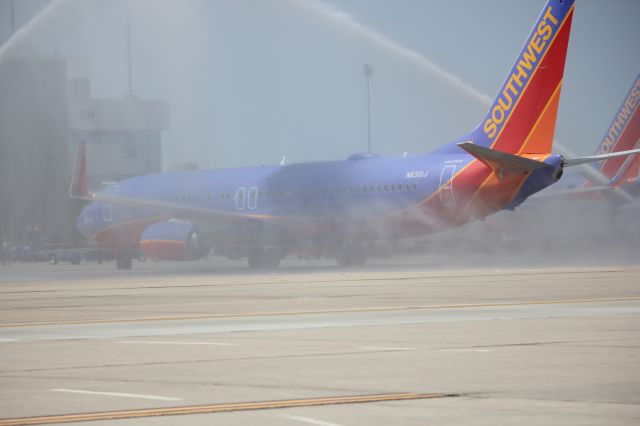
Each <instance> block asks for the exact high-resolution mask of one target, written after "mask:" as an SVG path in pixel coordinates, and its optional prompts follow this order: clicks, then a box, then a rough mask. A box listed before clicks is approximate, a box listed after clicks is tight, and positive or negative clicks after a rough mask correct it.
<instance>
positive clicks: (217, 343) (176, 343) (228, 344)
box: [118, 340, 238, 346]
mask: <svg viewBox="0 0 640 426" xmlns="http://www.w3.org/2000/svg"><path fill="white" fill-rule="evenodd" d="M118 343H129V344H134V345H205V346H207V345H208V346H238V344H237V343H223V342H154V341H149V342H147V341H144V340H121V341H119V342H118Z"/></svg>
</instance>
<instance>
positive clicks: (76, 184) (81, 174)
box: [69, 142, 91, 200]
mask: <svg viewBox="0 0 640 426" xmlns="http://www.w3.org/2000/svg"><path fill="white" fill-rule="evenodd" d="M69 196H70V197H71V198H79V199H83V200H88V199H91V195H90V194H89V191H88V190H87V158H86V144H85V143H84V142H82V143H80V144H79V145H78V151H77V152H76V164H75V168H74V170H73V176H72V177H71V185H70V186H69Z"/></svg>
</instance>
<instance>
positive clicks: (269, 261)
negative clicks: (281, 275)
mask: <svg viewBox="0 0 640 426" xmlns="http://www.w3.org/2000/svg"><path fill="white" fill-rule="evenodd" d="M280 258H281V256H280V252H279V251H278V250H277V249H266V250H265V249H253V250H251V251H250V252H249V258H248V261H249V268H251V269H277V268H278V266H280Z"/></svg>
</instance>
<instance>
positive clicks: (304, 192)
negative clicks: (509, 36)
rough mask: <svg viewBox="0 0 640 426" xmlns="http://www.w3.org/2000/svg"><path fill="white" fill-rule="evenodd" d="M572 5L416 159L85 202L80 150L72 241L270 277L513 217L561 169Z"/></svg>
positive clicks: (146, 181) (187, 182)
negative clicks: (467, 125) (480, 114)
mask: <svg viewBox="0 0 640 426" xmlns="http://www.w3.org/2000/svg"><path fill="white" fill-rule="evenodd" d="M573 3H574V2H573V0H549V1H548V3H547V4H546V5H545V6H544V9H543V10H542V13H541V14H540V17H539V18H538V20H537V22H536V23H535V25H534V27H533V30H532V31H531V33H530V34H529V37H528V38H527V40H526V43H525V45H524V47H523V49H522V51H521V52H520V54H519V55H518V57H517V59H516V61H515V64H514V65H513V67H512V68H511V70H510V71H509V74H508V75H507V78H506V80H505V82H504V84H503V85H502V87H501V88H500V91H499V92H498V96H497V98H496V99H495V101H494V102H493V104H492V105H491V107H490V109H489V112H488V113H487V115H486V116H485V118H484V119H483V120H482V122H481V123H480V125H479V126H478V127H477V128H476V129H475V130H473V131H472V132H471V133H469V134H466V135H464V136H462V137H460V138H459V139H457V140H455V141H453V142H451V143H448V144H446V145H444V146H442V147H440V148H439V149H436V150H435V151H433V152H431V153H430V154H428V155H418V156H410V157H397V158H395V157H394V158H380V157H378V156H376V155H374V154H354V155H351V156H350V157H349V158H347V159H346V160H344V161H330V162H314V163H303V164H291V165H281V166H262V167H247V168H234V169H222V170H207V171H193V172H180V173H165V174H158V175H150V176H142V177H137V178H132V179H128V180H124V181H121V182H119V183H117V184H114V185H112V186H110V187H107V188H105V189H104V190H102V191H100V192H98V193H95V194H89V192H88V191H87V187H86V179H85V169H86V163H85V154H84V150H85V148H84V145H80V146H79V148H78V158H77V161H76V172H75V173H74V177H73V179H72V182H71V188H70V193H71V196H73V197H77V198H83V199H86V200H90V201H92V203H91V204H89V205H88V206H86V207H85V208H84V210H83V211H82V213H81V214H80V216H79V217H78V220H77V227H78V229H79V230H80V231H81V232H82V233H84V234H85V235H87V236H88V237H90V238H92V239H93V240H95V241H96V242H97V243H99V244H101V245H103V246H105V247H107V248H110V249H112V250H114V252H115V253H116V258H117V266H118V268H120V269H129V268H130V267H131V250H132V248H135V247H137V246H139V247H140V249H141V250H142V252H143V253H144V255H145V256H147V257H150V258H159V259H171V260H187V259H197V258H199V257H202V256H204V255H206V254H207V253H209V251H210V249H211V248H213V249H214V253H215V254H221V255H224V256H227V257H229V258H233V259H237V258H241V257H247V258H248V263H249V266H250V267H252V268H274V267H277V266H278V265H279V262H280V260H281V259H282V258H283V257H284V256H285V255H286V254H288V253H293V252H298V253H305V254H312V255H315V256H318V257H320V256H324V257H332V258H333V257H335V258H336V260H337V261H338V264H340V265H361V264H363V263H364V262H365V261H366V257H367V248H368V247H369V246H370V244H373V243H374V242H376V241H386V240H391V239H397V238H406V237H412V236H416V235H421V234H428V233H433V232H436V231H441V230H445V229H448V228H452V227H456V226H459V225H462V224H464V223H467V222H469V221H472V220H476V219H481V218H484V217H486V216H488V215H490V214H492V213H495V212H497V211H499V210H502V209H514V208H515V207H516V206H518V205H519V204H520V203H522V202H523V201H524V200H525V199H526V198H527V197H529V196H530V195H532V194H534V193H536V192H538V191H540V190H541V189H543V188H545V187H547V186H549V185H551V184H553V183H554V182H556V181H557V180H559V179H560V177H561V176H562V173H563V170H564V168H565V167H568V166H572V165H575V164H583V163H588V162H593V161H601V160H608V159H609V158H612V157H616V156H619V155H629V154H631V153H635V152H640V150H634V151H623V152H618V153H607V154H600V155H596V156H592V157H585V158H579V159H574V160H568V159H565V158H564V157H563V156H561V155H557V154H552V153H551V148H552V141H553V134H554V128H555V123H556V114H557V110H558V104H559V100H560V89H561V86H562V76H563V71H564V64H565V57H566V53H567V44H568V42H569V33H570V29H571V20H572V17H573V10H574V6H573Z"/></svg>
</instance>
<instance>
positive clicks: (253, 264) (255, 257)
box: [247, 249, 262, 269]
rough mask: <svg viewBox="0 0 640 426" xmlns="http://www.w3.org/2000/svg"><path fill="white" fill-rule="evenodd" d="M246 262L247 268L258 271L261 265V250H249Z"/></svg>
mask: <svg viewBox="0 0 640 426" xmlns="http://www.w3.org/2000/svg"><path fill="white" fill-rule="evenodd" d="M247 260H248V261H249V268H251V269H260V265H261V264H262V250H258V249H253V250H251V251H250V252H249V258H248V259H247Z"/></svg>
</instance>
